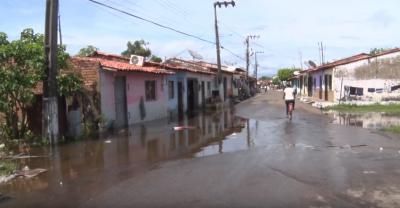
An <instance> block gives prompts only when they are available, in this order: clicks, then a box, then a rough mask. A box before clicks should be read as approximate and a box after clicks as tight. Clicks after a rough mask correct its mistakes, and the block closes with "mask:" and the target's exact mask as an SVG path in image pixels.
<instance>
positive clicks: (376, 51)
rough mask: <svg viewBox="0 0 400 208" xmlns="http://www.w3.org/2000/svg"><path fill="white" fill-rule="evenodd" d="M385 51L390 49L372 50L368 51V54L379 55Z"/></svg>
mask: <svg viewBox="0 0 400 208" xmlns="http://www.w3.org/2000/svg"><path fill="white" fill-rule="evenodd" d="M386 50H390V48H372V49H371V50H370V51H369V54H370V55H372V56H373V55H376V54H378V53H381V52H383V51H386Z"/></svg>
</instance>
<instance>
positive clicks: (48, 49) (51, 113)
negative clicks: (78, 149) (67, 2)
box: [42, 0, 59, 144]
mask: <svg viewBox="0 0 400 208" xmlns="http://www.w3.org/2000/svg"><path fill="white" fill-rule="evenodd" d="M57 24H58V0H46V21H45V41H44V44H45V45H44V48H45V49H44V50H45V51H44V52H45V62H46V63H45V64H46V69H45V76H44V79H43V108H42V113H43V114H42V115H43V116H42V117H43V118H42V134H43V137H45V138H47V139H49V142H50V144H55V143H57V142H58V138H59V126H58V100H57V99H58V91H57V74H58V69H57Z"/></svg>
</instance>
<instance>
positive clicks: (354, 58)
mask: <svg viewBox="0 0 400 208" xmlns="http://www.w3.org/2000/svg"><path fill="white" fill-rule="evenodd" d="M368 58H371V55H369V54H366V53H360V54H357V55H354V56H350V57H347V58H344V59H340V60H337V61H334V62H331V63H327V64H324V65H321V66H318V67H316V68H312V69H308V70H307V72H317V71H321V70H324V69H328V68H333V67H336V66H340V65H345V64H349V63H353V62H357V61H361V60H364V59H368Z"/></svg>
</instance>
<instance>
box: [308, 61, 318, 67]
mask: <svg viewBox="0 0 400 208" xmlns="http://www.w3.org/2000/svg"><path fill="white" fill-rule="evenodd" d="M308 64H309V65H310V66H311V67H312V68H317V64H315V63H314V61H311V60H309V61H308Z"/></svg>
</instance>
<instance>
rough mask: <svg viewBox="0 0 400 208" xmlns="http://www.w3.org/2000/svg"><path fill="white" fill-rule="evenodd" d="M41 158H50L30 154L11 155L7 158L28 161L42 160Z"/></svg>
mask: <svg viewBox="0 0 400 208" xmlns="http://www.w3.org/2000/svg"><path fill="white" fill-rule="evenodd" d="M40 157H49V156H45V155H41V156H38V155H29V154H23V153H21V154H17V155H11V156H8V157H6V159H11V160H16V159H28V158H40Z"/></svg>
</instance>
